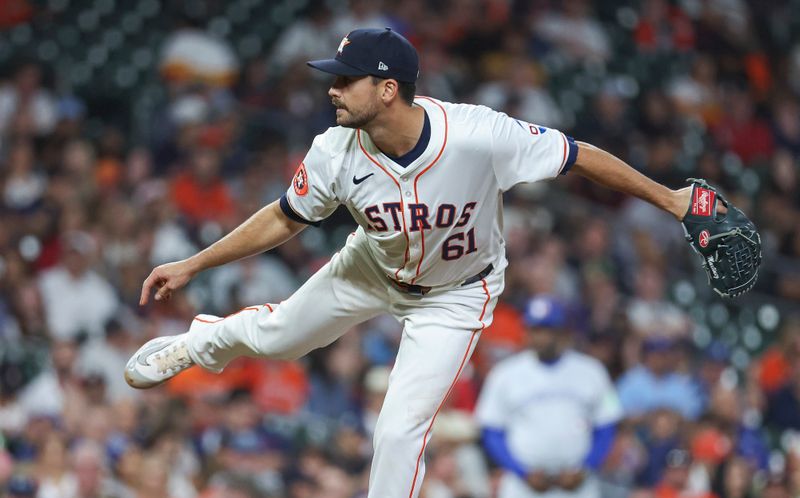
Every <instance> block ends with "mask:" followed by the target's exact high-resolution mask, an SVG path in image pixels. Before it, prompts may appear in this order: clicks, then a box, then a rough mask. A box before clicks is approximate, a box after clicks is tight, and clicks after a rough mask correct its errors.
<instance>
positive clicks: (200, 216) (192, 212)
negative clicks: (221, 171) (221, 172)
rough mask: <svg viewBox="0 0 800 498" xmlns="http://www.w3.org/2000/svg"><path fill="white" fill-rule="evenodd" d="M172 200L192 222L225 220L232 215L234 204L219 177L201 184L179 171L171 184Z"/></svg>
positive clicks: (189, 175)
mask: <svg viewBox="0 0 800 498" xmlns="http://www.w3.org/2000/svg"><path fill="white" fill-rule="evenodd" d="M172 200H173V201H174V202H175V205H176V206H177V207H178V210H179V211H180V212H181V214H183V215H184V216H186V217H187V218H189V219H190V220H191V221H193V222H198V221H219V222H221V221H225V220H226V219H228V218H230V217H231V216H233V214H234V212H235V206H234V203H233V199H232V198H231V195H230V192H229V191H228V187H227V186H226V185H225V184H224V183H223V182H222V181H221V180H219V179H216V180H214V181H213V182H212V183H211V184H210V185H201V184H200V183H198V182H197V181H196V180H195V178H194V177H193V176H192V175H191V174H190V173H187V172H183V173H180V174H179V175H178V177H177V178H175V182H174V183H173V184H172Z"/></svg>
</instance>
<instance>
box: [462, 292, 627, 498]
mask: <svg viewBox="0 0 800 498" xmlns="http://www.w3.org/2000/svg"><path fill="white" fill-rule="evenodd" d="M525 323H526V325H527V326H528V328H529V329H528V341H529V344H530V349H529V350H526V351H522V352H520V353H517V354H516V355H514V356H512V357H510V358H508V359H506V360H503V361H501V362H500V363H498V364H497V366H496V367H495V369H494V370H492V372H490V374H489V376H488V378H487V380H486V384H485V385H484V388H483V391H482V392H481V397H480V400H479V403H478V408H477V410H476V417H477V418H478V421H479V423H480V424H481V427H482V430H483V442H484V446H485V447H486V451H487V452H488V453H489V455H490V456H491V457H492V459H493V460H494V462H495V463H496V464H497V465H498V466H499V467H501V468H502V469H503V470H504V475H503V478H502V481H501V484H500V489H499V492H498V496H500V497H501V498H504V497H509V498H510V497H521V496H531V497H533V496H547V495H549V494H552V493H553V492H555V493H560V495H561V496H598V497H599V496H600V494H599V493H600V491H599V486H598V483H597V482H596V479H595V476H594V473H595V472H596V471H597V470H598V469H599V468H600V467H601V465H602V464H603V461H604V460H605V457H606V456H607V454H608V450H609V449H610V447H611V443H612V441H613V439H614V432H615V424H616V423H617V421H618V420H619V418H620V417H621V415H622V409H621V407H620V405H619V400H618V399H617V395H616V393H615V392H614V387H613V384H612V383H611V379H609V378H608V374H607V373H606V371H605V369H604V368H603V366H602V365H601V364H600V363H599V362H597V360H595V359H593V358H591V357H589V356H586V355H583V354H581V353H578V352H575V351H571V350H570V349H569V343H568V341H569V339H568V334H567V329H566V326H567V315H566V309H565V308H564V306H563V305H562V304H561V303H559V302H558V301H556V300H554V299H552V298H550V297H546V296H541V297H536V298H533V299H532V300H530V302H529V303H528V304H527V307H526V309H525ZM521 378H524V379H526V382H525V383H521V384H520V383H515V379H521ZM589 380H591V381H592V382H591V385H590V384H587V382H588V381H589ZM568 443H569V444H568Z"/></svg>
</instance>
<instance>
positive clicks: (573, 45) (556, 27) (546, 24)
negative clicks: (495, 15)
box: [533, 0, 611, 62]
mask: <svg viewBox="0 0 800 498" xmlns="http://www.w3.org/2000/svg"><path fill="white" fill-rule="evenodd" d="M590 10H591V7H590V4H589V2H588V1H586V0H567V1H566V2H564V3H563V7H562V10H561V11H548V12H546V13H545V14H544V15H542V16H541V17H539V18H538V19H536V20H535V22H534V25H533V30H534V32H535V33H536V34H538V35H539V36H541V37H542V38H543V39H544V40H546V41H547V42H549V43H551V44H552V45H554V47H555V48H556V49H557V50H558V51H559V52H560V53H562V54H563V55H564V56H566V57H567V58H569V59H570V60H574V61H582V60H588V61H599V62H605V61H606V60H607V59H608V58H609V57H610V56H611V43H610V41H609V39H608V35H607V34H606V32H605V31H604V30H603V28H602V26H601V25H600V24H599V23H598V22H597V21H596V20H595V19H593V18H592V17H591V16H590Z"/></svg>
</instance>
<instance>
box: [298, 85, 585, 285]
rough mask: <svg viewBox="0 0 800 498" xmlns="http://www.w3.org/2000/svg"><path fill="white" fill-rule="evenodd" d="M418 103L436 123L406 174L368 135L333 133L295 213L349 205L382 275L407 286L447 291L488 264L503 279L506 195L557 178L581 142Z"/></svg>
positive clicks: (303, 170) (318, 149)
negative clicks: (518, 187)
mask: <svg viewBox="0 0 800 498" xmlns="http://www.w3.org/2000/svg"><path fill="white" fill-rule="evenodd" d="M415 103H416V104H417V105H419V106H422V107H423V108H424V109H425V112H426V113H427V115H428V118H429V119H430V123H431V137H430V141H429V143H428V146H427V148H426V150H425V151H424V152H423V153H422V154H421V155H420V156H419V157H418V158H417V159H416V160H414V161H413V162H412V163H411V164H409V165H408V166H407V167H403V166H401V165H399V164H397V163H395V162H394V161H393V160H392V159H391V158H389V157H388V156H387V155H385V154H383V153H382V152H381V151H380V150H379V149H378V148H377V147H376V146H375V144H374V143H372V141H371V140H370V137H369V135H367V133H365V132H363V131H360V130H355V129H350V128H343V127H336V128H330V129H328V131H326V132H325V133H323V134H321V135H319V136H317V137H316V139H315V140H314V143H313V145H312V147H311V149H310V150H309V151H308V154H307V155H306V157H305V159H304V161H303V163H302V164H301V165H300V167H299V168H298V171H297V173H296V175H295V178H294V181H293V182H292V183H293V185H292V186H291V187H290V188H289V190H288V192H287V194H286V199H287V200H288V204H289V207H290V209H291V211H292V212H293V213H294V214H296V215H297V217H298V218H300V219H303V220H305V221H308V222H317V221H320V220H322V219H324V218H326V217H327V216H329V215H330V214H331V213H332V212H333V211H334V210H335V209H336V208H337V206H338V205H340V204H344V205H345V206H347V209H348V210H349V211H350V213H351V214H352V215H353V218H354V219H355V220H356V222H357V223H358V224H359V225H360V226H361V227H362V228H363V229H364V231H365V232H366V234H367V235H368V237H369V240H370V249H371V253H372V256H373V257H374V259H375V261H376V262H377V264H378V265H379V266H380V268H381V269H382V271H383V272H384V273H385V274H386V275H387V276H389V277H391V278H393V279H395V280H397V281H400V282H405V283H409V284H418V285H424V286H437V285H447V284H454V283H458V282H460V281H463V280H464V279H466V278H468V277H470V276H472V275H474V274H476V273H478V272H480V271H481V270H483V269H484V268H486V267H487V266H488V265H489V264H490V263H491V264H493V265H494V267H495V268H496V269H498V270H502V269H503V268H504V267H505V250H504V243H503V239H502V235H501V234H502V205H501V194H502V193H503V192H504V191H506V190H508V189H510V188H511V187H512V186H514V185H516V184H518V183H522V182H535V181H538V180H544V179H549V178H553V177H555V176H557V175H558V174H559V173H560V172H562V171H564V170H565V169H566V168H568V167H569V165H571V164H572V162H574V160H575V156H576V154H577V147H576V146H575V143H574V142H573V141H572V140H571V139H569V138H568V137H566V136H565V135H564V134H563V133H561V132H559V131H557V130H551V129H548V128H544V127H541V126H537V125H534V124H530V123H526V122H524V121H519V120H517V119H513V118H510V117H508V116H507V115H505V114H503V113H499V112H495V111H493V110H491V109H489V108H487V107H482V106H473V105H466V104H451V103H447V102H440V101H438V100H435V99H432V98H428V97H417V98H416V99H415ZM289 214H291V213H289Z"/></svg>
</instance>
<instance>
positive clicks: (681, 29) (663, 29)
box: [634, 0, 694, 52]
mask: <svg viewBox="0 0 800 498" xmlns="http://www.w3.org/2000/svg"><path fill="white" fill-rule="evenodd" d="M634 39H635V40H636V45H637V47H638V48H639V50H641V51H642V52H673V51H677V52H680V51H687V50H689V49H691V48H693V46H694V27H693V26H692V21H691V19H690V18H689V16H687V15H686V13H685V12H684V11H683V9H682V8H681V7H680V5H674V4H671V3H670V2H668V1H666V0H646V1H645V2H642V7H641V15H640V18H639V22H638V23H637V25H636V29H635V31H634Z"/></svg>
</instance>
